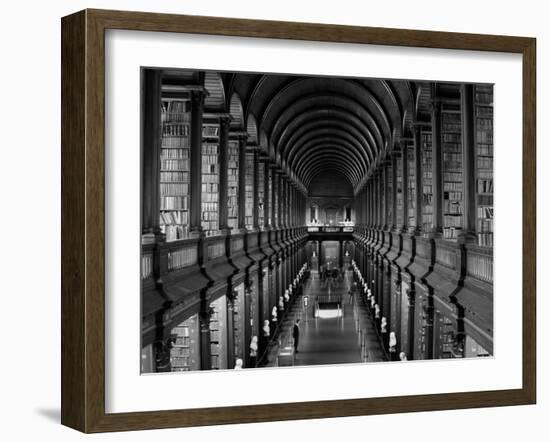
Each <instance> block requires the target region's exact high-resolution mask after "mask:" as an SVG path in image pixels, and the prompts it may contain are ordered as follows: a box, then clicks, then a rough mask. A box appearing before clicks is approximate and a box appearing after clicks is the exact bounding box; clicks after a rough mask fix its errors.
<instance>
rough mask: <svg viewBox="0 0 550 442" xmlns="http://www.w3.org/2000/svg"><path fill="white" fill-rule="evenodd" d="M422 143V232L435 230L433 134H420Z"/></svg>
mask: <svg viewBox="0 0 550 442" xmlns="http://www.w3.org/2000/svg"><path fill="white" fill-rule="evenodd" d="M420 139H421V143H422V231H423V232H425V233H429V232H431V231H432V230H433V201H432V200H433V180H432V176H433V172H432V134H431V132H428V131H426V130H423V131H422V132H421V133H420Z"/></svg>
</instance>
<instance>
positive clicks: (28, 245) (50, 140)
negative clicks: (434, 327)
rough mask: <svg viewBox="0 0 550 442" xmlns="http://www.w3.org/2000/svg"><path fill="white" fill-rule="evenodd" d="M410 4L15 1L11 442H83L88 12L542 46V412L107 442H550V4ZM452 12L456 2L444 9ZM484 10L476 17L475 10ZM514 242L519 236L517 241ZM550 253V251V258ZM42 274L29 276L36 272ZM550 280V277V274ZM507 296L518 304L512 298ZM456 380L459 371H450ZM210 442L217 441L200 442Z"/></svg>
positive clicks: (0, 177)
mask: <svg viewBox="0 0 550 442" xmlns="http://www.w3.org/2000/svg"><path fill="white" fill-rule="evenodd" d="M454 3H455V4H456V5H458V6H457V7H453V8H450V7H448V6H447V5H448V3H447V2H438V1H418V0H417V1H411V0H399V1H392V2H379V1H377V2H369V1H363V2H353V1H351V0H339V1H337V2H306V1H302V2H300V1H298V0H278V1H272V2H261V1H257V0H256V1H246V0H233V1H231V2H227V1H223V0H210V1H208V2H204V1H198V0H195V1H179V2H177V1H169V0H156V1H155V2H150V1H144V0H141V1H137V0H136V1H117V0H89V1H82V0H74V1H61V0H51V1H48V2H38V1H35V2H31V1H26V0H18V1H8V2H4V3H3V7H2V13H1V18H0V22H1V26H0V32H1V33H2V38H1V40H0V42H1V43H0V45H1V48H2V51H1V53H2V65H1V69H0V76H1V81H0V112H1V115H0V128H1V135H0V140H1V144H0V152H1V157H0V158H1V159H0V167H1V169H2V171H1V173H0V189H1V190H0V191H1V192H2V216H0V223H1V229H0V232H2V235H1V238H2V245H1V250H2V253H0V260H1V263H0V264H1V265H0V269H1V270H0V274H1V276H2V279H1V282H0V293H1V296H0V298H1V306H2V309H1V312H2V315H1V317H2V319H1V320H0V327H1V335H0V336H1V337H2V338H1V339H2V340H1V341H0V342H1V343H2V351H1V352H0V354H1V355H2V357H1V363H0V398H1V399H0V404H1V407H2V408H1V413H2V414H1V415H2V419H1V422H2V423H1V424H0V435H1V436H2V439H3V440H23V439H29V440H40V439H46V438H47V439H48V440H58V441H69V440H70V441H73V440H83V439H84V436H83V435H81V434H79V433H77V432H75V431H73V430H70V429H67V428H64V427H62V426H61V425H59V407H60V400H59V397H60V351H59V342H60V326H59V321H60V278H59V275H60V17H61V16H63V15H67V14H69V13H72V12H74V11H77V10H79V9H82V8H86V7H93V8H107V9H129V10H142V11H154V12H171V13H185V14H197V15H217V16H231V17H242V18H262V19H275V20H290V21H310V22H324V23H339V24H351V25H364V26H383V27H400V28H416V29H433V30H445V31H457V32H476V33H493V34H508V35H525V36H534V37H537V39H538V53H537V56H538V85H537V87H538V94H537V95H538V96H537V100H538V109H537V111H538V122H539V125H538V127H539V130H538V146H539V148H538V176H539V180H538V189H539V198H538V201H539V209H538V225H539V229H538V238H539V246H538V263H539V266H538V267H539V281H538V282H539V284H538V299H539V302H538V311H539V315H538V349H539V353H538V354H539V356H538V361H539V368H538V370H539V383H538V385H539V387H538V394H539V396H538V398H539V399H538V401H539V404H538V405H536V406H528V407H508V408H493V409H481V410H466V411H446V412H434V413H413V414H404V415H389V416H375V417H354V418H340V419H330V420H317V421H297V422H284V423H265V424H248V425H231V426H224V427H208V428H200V429H179V430H162V431H155V432H151V431H148V432H139V433H124V434H107V435H97V436H93V438H94V440H114V439H115V438H116V440H133V441H136V440H150V439H151V438H165V439H166V440H170V439H172V440H175V439H180V440H181V439H183V438H187V439H189V438H191V439H190V440H215V439H223V440H250V439H251V438H253V439H255V440H261V441H262V442H264V441H265V442H267V441H275V440H277V441H280V440H295V439H298V438H310V439H312V438H315V439H316V440H319V441H325V440H326V441H329V440H330V441H334V440H337V438H340V437H342V436H343V435H345V436H348V437H350V438H358V439H361V440H366V439H374V440H394V439H398V438H399V439H401V438H402V439H403V440H405V439H406V440H408V441H420V440H422V441H426V442H427V441H440V440H445V441H446V442H452V441H458V440H464V438H465V437H468V438H470V439H472V440H486V439H485V438H492V439H494V440H508V439H510V440H512V439H515V440H518V439H522V438H524V437H525V436H527V434H530V435H532V439H533V440H543V439H544V436H543V437H537V436H536V434H537V433H539V434H541V435H542V434H545V435H548V430H549V425H548V420H547V418H546V420H545V419H544V417H545V415H546V416H548V413H549V412H550V404H549V400H550V397H549V388H548V378H547V377H545V372H546V373H548V370H549V368H550V367H549V351H548V339H547V338H548V333H549V325H548V322H545V318H544V316H543V313H542V312H544V311H547V309H548V308H549V302H548V300H547V298H545V294H546V292H547V291H548V288H549V287H548V284H549V282H550V281H549V280H548V276H545V275H544V271H545V268H546V269H547V268H548V259H549V256H548V254H549V252H548V250H549V246H550V244H549V234H548V233H547V231H546V229H544V226H545V225H546V224H547V223H548V218H549V209H548V204H544V200H543V192H544V190H545V189H548V184H549V183H548V180H549V178H548V176H549V174H548V173H547V174H546V175H544V174H543V172H544V171H545V166H546V170H548V167H550V163H549V155H548V153H547V152H545V151H544V149H543V146H548V145H549V144H550V139H549V136H550V130H549V129H548V126H546V125H545V122H547V121H549V119H550V102H549V101H550V91H549V87H550V86H549V84H548V82H544V81H543V79H544V78H546V79H548V78H550V66H549V64H550V28H549V27H548V17H549V16H550V14H549V13H548V11H546V10H545V9H544V7H545V2H540V1H532V0H523V1H521V2H518V1H514V2H510V1H479V0H476V1H470V0H461V1H456V2H454ZM443 5H445V6H443ZM474 12H475V13H474ZM510 234H514V233H513V232H510ZM545 249H546V250H545ZM27 268H29V270H27ZM546 273H547V274H548V272H546ZM501 295H503V296H505V294H501ZM441 375H442V376H444V375H445V374H444V373H442V374H441ZM198 438H204V439H198Z"/></svg>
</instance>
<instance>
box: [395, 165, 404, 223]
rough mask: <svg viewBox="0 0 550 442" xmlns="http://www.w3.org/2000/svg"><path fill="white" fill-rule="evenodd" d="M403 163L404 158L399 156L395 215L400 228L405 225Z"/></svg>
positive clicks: (396, 173)
mask: <svg viewBox="0 0 550 442" xmlns="http://www.w3.org/2000/svg"><path fill="white" fill-rule="evenodd" d="M402 161H403V158H402V156H401V155H400V156H398V157H397V159H396V162H395V165H396V170H395V180H396V185H397V189H396V191H395V195H396V201H395V207H396V210H397V212H396V213H395V224H396V226H398V227H400V226H402V225H403V167H402V165H401V162H402Z"/></svg>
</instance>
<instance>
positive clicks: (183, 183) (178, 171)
mask: <svg viewBox="0 0 550 442" xmlns="http://www.w3.org/2000/svg"><path fill="white" fill-rule="evenodd" d="M190 123H191V112H190V105H189V101H187V100H182V99H169V98H163V99H162V105H161V127H162V139H161V149H160V181H159V186H160V188H159V190H160V214H159V215H160V220H159V221H160V222H159V224H160V229H161V232H162V233H164V234H165V235H166V241H176V240H178V239H183V238H186V237H187V236H188V234H189V166H190V164H189V161H190V159H189V151H190V146H191V143H190V140H191V138H190V136H191V132H190Z"/></svg>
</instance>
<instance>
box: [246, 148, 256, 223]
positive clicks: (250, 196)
mask: <svg viewBox="0 0 550 442" xmlns="http://www.w3.org/2000/svg"><path fill="white" fill-rule="evenodd" d="M244 198H245V201H244V204H245V209H244V217H245V218H244V224H245V227H246V228H247V229H252V227H253V223H254V154H253V153H247V154H246V163H245V195H244Z"/></svg>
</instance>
